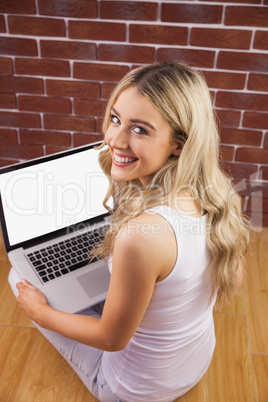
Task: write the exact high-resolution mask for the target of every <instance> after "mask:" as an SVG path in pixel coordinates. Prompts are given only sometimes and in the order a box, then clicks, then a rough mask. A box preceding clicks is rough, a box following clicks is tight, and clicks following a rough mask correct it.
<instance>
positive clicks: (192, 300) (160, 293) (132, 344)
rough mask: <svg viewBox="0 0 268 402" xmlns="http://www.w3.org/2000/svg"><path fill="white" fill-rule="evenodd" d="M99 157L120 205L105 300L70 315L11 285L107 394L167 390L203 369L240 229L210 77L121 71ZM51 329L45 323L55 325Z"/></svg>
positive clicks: (239, 271) (180, 390) (183, 388)
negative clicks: (224, 163)
mask: <svg viewBox="0 0 268 402" xmlns="http://www.w3.org/2000/svg"><path fill="white" fill-rule="evenodd" d="M103 131H104V135H105V141H104V145H105V144H107V146H108V147H107V148H106V149H104V150H103V151H102V154H101V158H100V163H101V165H102V168H103V170H104V172H105V173H106V174H107V176H108V177H109V180H110V188H109V191H108V194H107V196H106V199H105V200H104V202H105V203H106V201H107V200H108V199H109V198H110V197H111V196H113V197H114V199H115V200H116V210H115V211H114V212H113V219H112V224H111V227H110V229H109V231H108V233H107V235H106V238H105V240H104V242H103V244H102V245H101V247H100V248H99V249H98V250H95V253H96V254H100V255H102V256H106V257H110V268H111V281H110V287H109V290H108V295H107V299H106V301H105V304H104V307H103V305H98V306H95V307H94V308H90V309H88V310H86V311H84V312H82V313H81V314H76V315H71V314H66V313H63V312H60V311H56V310H54V309H52V308H51V307H50V306H49V305H48V304H47V301H46V299H45V297H44V296H43V295H42V293H41V292H40V291H38V290H37V289H36V288H34V287H33V286H32V285H31V284H29V283H28V282H26V281H22V283H20V284H18V290H19V293H20V295H19V297H18V303H19V305H20V307H21V308H23V309H24V311H25V312H26V314H27V315H28V316H29V317H30V318H31V319H32V320H33V321H34V322H36V323H37V324H38V327H39V329H40V331H41V332H42V333H43V334H44V335H45V336H46V337H47V339H49V340H50V342H51V343H52V344H53V345H54V346H55V347H56V348H57V349H58V350H59V351H60V352H61V353H62V355H63V356H64V357H65V358H66V359H67V361H68V362H69V363H70V364H71V366H72V367H73V368H74V369H75V371H76V372H77V374H78V375H79V376H80V378H81V379H82V381H83V382H84V383H85V385H86V386H87V387H88V389H89V390H90V391H91V392H92V393H93V394H94V395H95V396H96V397H97V398H98V399H99V400H100V401H102V402H105V401H127V402H132V401H133V402H134V401H143V402H144V401H162V402H163V401H165V402H168V401H173V400H174V399H175V398H177V397H178V396H180V395H182V394H184V393H186V392H187V391H188V390H189V389H190V388H192V387H193V386H194V385H195V384H196V383H197V382H198V381H199V380H200V379H201V378H202V376H203V375H204V373H205V372H206V370H207V369H208V367H209V364H210V362H211V359H212V355H213V351H214V347H215V334H214V324H213V315H212V311H213V306H214V304H215V301H216V298H217V297H218V300H221V299H222V298H229V297H230V296H231V295H232V294H233V293H234V292H235V290H236V289H238V288H239V286H240V284H241V282H242V277H243V268H242V264H241V260H242V257H243V255H244V253H245V250H246V244H247V238H248V233H247V229H246V227H245V225H244V221H243V218H242V214H241V202H240V199H239V197H238V195H237V194H236V193H235V192H234V190H233V189H232V186H231V182H230V180H229V179H228V178H227V177H226V176H225V175H224V174H223V172H222V171H221V170H220V167H219V139H218V133H217V128H216V124H215V119H214V115H213V110H212V104H211V99H210V95H209V91H208V88H207V86H206V84H205V82H204V80H203V78H202V77H201V75H200V74H199V73H198V72H196V71H195V70H193V69H191V68H190V67H188V66H186V65H184V64H180V63H158V64H154V65H150V66H145V67H140V68H137V69H135V70H133V71H131V72H130V73H128V74H127V75H126V77H124V78H123V79H122V81H121V82H120V83H119V84H118V86H117V87H116V89H115V90H114V92H113V94H112V96H111V99H110V101H109V103H108V105H107V110H106V114H105V118H104V124H103ZM52 331H53V332H52Z"/></svg>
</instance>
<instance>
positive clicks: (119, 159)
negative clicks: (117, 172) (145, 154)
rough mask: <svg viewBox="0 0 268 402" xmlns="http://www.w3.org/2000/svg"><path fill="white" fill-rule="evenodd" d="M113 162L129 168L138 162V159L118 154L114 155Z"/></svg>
mask: <svg viewBox="0 0 268 402" xmlns="http://www.w3.org/2000/svg"><path fill="white" fill-rule="evenodd" d="M113 160H114V163H115V165H118V166H128V165H130V164H132V163H134V162H136V161H137V160H138V158H133V157H131V156H128V155H118V154H116V153H114V155H113Z"/></svg>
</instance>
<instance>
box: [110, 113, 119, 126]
mask: <svg viewBox="0 0 268 402" xmlns="http://www.w3.org/2000/svg"><path fill="white" fill-rule="evenodd" d="M111 122H112V123H113V124H120V120H119V119H118V117H117V116H115V115H111Z"/></svg>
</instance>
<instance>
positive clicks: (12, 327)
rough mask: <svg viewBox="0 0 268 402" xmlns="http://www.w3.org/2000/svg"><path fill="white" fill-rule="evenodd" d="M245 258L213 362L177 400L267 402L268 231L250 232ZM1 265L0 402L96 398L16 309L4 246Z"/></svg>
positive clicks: (220, 314) (220, 316) (220, 322)
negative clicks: (244, 272) (244, 274)
mask: <svg viewBox="0 0 268 402" xmlns="http://www.w3.org/2000/svg"><path fill="white" fill-rule="evenodd" d="M247 261H248V264H247V265H248V266H247V278H246V279H245V281H244V285H243V289H242V292H241V294H240V295H239V296H237V297H236V298H235V300H234V302H233V303H232V304H231V305H229V306H226V307H223V308H222V309H221V311H216V312H215V327H216V337H217V346H216V351H215V354H214V357H213V361H212V363H211V366H210V368H209V370H208V372H207V373H206V375H205V376H204V377H203V379H202V380H201V382H200V383H199V384H198V385H197V386H196V387H195V388H193V389H192V390H191V391H190V392H188V393H187V394H186V395H184V396H183V397H181V398H178V399H177V400H176V401H177V402H267V401H268V315H267V312H268V265H267V261H268V230H267V229H263V230H262V231H261V232H254V233H253V235H252V236H251V244H250V250H249V254H248V257H247ZM0 266H1V269H0V345H1V346H0V367H1V369H0V402H38V401H40V402H46V401H48V402H59V401H61V402H80V401H81V402H85V401H87V402H96V401H97V400H96V399H95V398H94V397H93V396H91V394H89V392H88V391H87V390H86V388H85V387H84V385H83V384H82V383H81V382H80V380H79V378H78V377H77V376H76V374H75V373H74V372H72V370H71V368H70V367H69V366H68V365H67V363H66V362H65V361H64V360H63V358H62V357H61V356H60V355H59V354H58V353H57V352H56V351H55V350H54V349H53V348H52V346H51V345H50V344H49V343H48V342H47V341H46V340H45V339H43V338H42V336H41V335H40V334H39V333H38V331H37V330H36V329H35V328H34V327H33V325H32V323H31V322H30V321H29V320H28V319H27V317H26V316H25V315H24V314H23V313H22V312H21V311H20V309H19V308H18V307H17V305H16V301H15V298H14V297H13V294H12V292H11V290H10V288H9V286H8V283H7V276H8V272H9V269H10V264H9V262H8V259H7V257H6V255H5V253H4V252H3V248H2V246H1V250H0ZM178 381H179V378H178ZM144 402H146V401H144Z"/></svg>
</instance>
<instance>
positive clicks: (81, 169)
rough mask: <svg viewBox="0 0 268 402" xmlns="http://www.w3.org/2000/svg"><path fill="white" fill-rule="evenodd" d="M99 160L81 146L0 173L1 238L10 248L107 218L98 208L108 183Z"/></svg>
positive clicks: (100, 207) (101, 208)
mask: <svg viewBox="0 0 268 402" xmlns="http://www.w3.org/2000/svg"><path fill="white" fill-rule="evenodd" d="M98 155H99V151H96V150H95V149H94V148H93V146H86V147H81V148H79V149H78V148H75V149H74V150H71V151H68V152H62V153H59V154H54V155H51V156H50V157H45V158H40V159H36V160H33V161H30V162H26V163H22V164H19V165H13V166H11V167H9V168H8V169H5V168H4V169H2V170H1V171H0V173H1V174H0V191H1V203H2V205H1V208H2V211H1V214H3V215H4V226H5V231H6V233H4V236H7V237H8V239H7V240H8V245H9V246H11V248H13V247H14V246H15V245H19V244H23V243H24V242H27V241H29V240H32V239H36V238H39V237H40V236H44V235H48V234H51V233H54V232H57V231H59V230H62V229H66V228H68V227H70V226H72V225H76V226H77V225H78V224H79V223H82V222H84V221H87V220H88V219H92V218H96V217H99V216H101V215H103V214H105V213H107V210H106V209H105V208H104V207H103V205H102V202H103V199H104V196H105V194H106V192H107V189H108V179H107V178H106V176H105V175H104V173H103V172H102V170H101V168H100V165H99V162H98ZM2 226H3V222H2ZM3 232H4V230H3Z"/></svg>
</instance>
